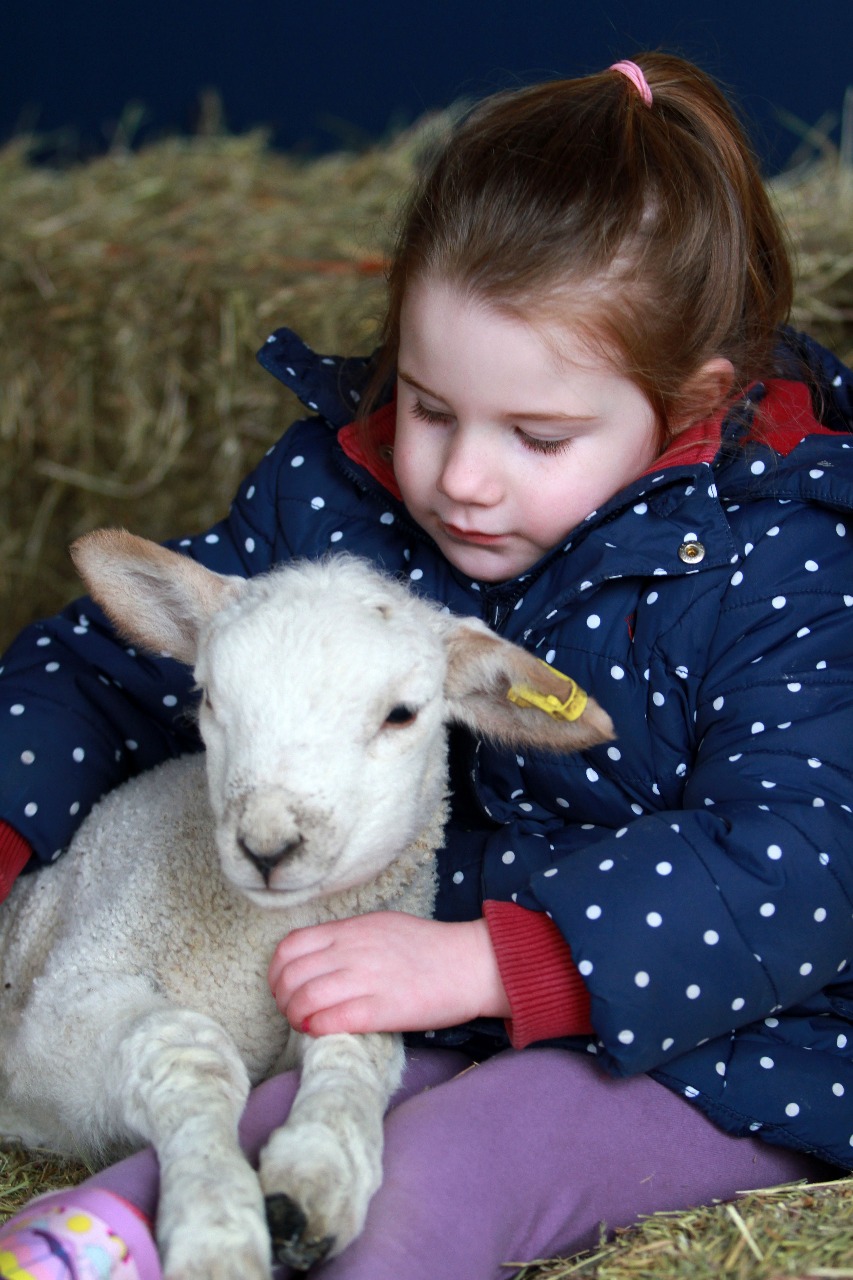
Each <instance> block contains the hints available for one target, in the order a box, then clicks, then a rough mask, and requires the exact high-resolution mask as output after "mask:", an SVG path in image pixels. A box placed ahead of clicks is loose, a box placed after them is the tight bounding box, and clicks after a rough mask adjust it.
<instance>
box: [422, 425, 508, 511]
mask: <svg viewBox="0 0 853 1280" xmlns="http://www.w3.org/2000/svg"><path fill="white" fill-rule="evenodd" d="M436 486H437V488H438V490H439V491H440V492H441V493H443V494H444V496H445V497H446V498H449V499H450V500H451V501H452V502H458V503H476V504H477V505H478V506H492V505H494V504H495V503H496V502H498V501H500V497H501V482H500V476H499V473H498V466H497V462H496V459H495V458H494V457H493V456H492V451H491V449H490V447H489V442H488V441H487V440H486V438H485V433H483V434H480V433H477V432H474V431H471V432H466V431H464V430H463V429H460V428H459V427H457V428H456V430H455V431H454V432H453V435H452V436H451V438H450V439H449V440H448V441H447V446H446V449H445V452H444V458H443V461H442V466H441V470H440V472H439V475H438V480H437V482H436Z"/></svg>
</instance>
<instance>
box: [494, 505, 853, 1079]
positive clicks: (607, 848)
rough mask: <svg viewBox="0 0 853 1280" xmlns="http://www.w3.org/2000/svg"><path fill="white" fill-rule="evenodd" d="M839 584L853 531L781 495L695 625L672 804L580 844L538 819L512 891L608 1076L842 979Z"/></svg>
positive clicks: (848, 761)
mask: <svg viewBox="0 0 853 1280" xmlns="http://www.w3.org/2000/svg"><path fill="white" fill-rule="evenodd" d="M851 582H853V530H851V529H850V528H848V526H847V525H846V523H845V522H844V521H841V520H839V519H838V517H837V516H836V515H834V514H833V513H832V512H830V511H826V510H822V509H815V508H812V509H808V508H805V509H804V508H803V507H802V506H801V505H800V504H790V505H789V504H781V503H780V504H779V508H778V518H777V520H776V522H775V523H773V524H772V525H771V526H770V527H769V528H768V529H767V530H766V532H765V534H764V536H763V537H761V538H758V539H756V542H755V545H754V546H752V547H750V548H748V550H747V554H746V556H745V557H744V558H743V559H742V560H741V562H740V564H739V566H737V567H736V568H733V570H732V574H731V580H730V584H729V586H728V587H727V590H726V592H725V594H724V597H723V601H722V608H721V611H720V615H719V623H718V626H717V630H716V634H715V635H713V636H712V637H710V638H709V649H710V660H709V663H708V666H707V669H706V672H705V673H704V675H703V677H702V679H701V680H700V681H699V683H698V685H697V690H696V701H695V716H696V721H695V731H694V749H693V752H692V759H689V760H688V765H687V768H686V770H685V777H684V786H683V793H682V804H681V806H680V807H678V808H672V809H670V810H669V811H665V812H656V813H649V814H646V815H644V816H641V817H638V818H637V819H636V820H634V821H633V822H631V823H629V824H627V825H626V826H624V827H622V828H621V829H619V830H617V831H610V832H604V831H602V830H601V829H599V830H598V831H597V832H594V833H590V836H589V839H590V840H591V841H594V843H587V844H586V845H585V846H584V847H581V848H578V847H577V834H578V833H577V831H576V830H573V829H570V828H563V829H562V831H551V832H549V841H550V844H551V846H552V849H553V851H552V853H551V854H550V858H549V861H550V865H548V866H545V867H542V869H541V870H538V871H537V872H536V873H535V874H534V875H532V877H531V878H530V880H529V883H528V886H527V888H526V890H525V891H524V892H522V893H519V894H518V896H517V903H518V905H520V906H525V907H528V908H533V909H538V910H540V911H545V912H547V913H548V915H549V916H550V917H551V919H552V920H553V921H554V924H555V925H556V926H557V928H558V929H559V931H560V933H561V935H562V937H563V938H564V940H565V942H566V943H567V944H568V946H569V948H570V951H571V956H572V958H573V961H574V963H575V964H576V965H577V969H578V972H579V973H580V975H581V976H582V977H583V979H584V981H585V983H586V984H587V987H588V989H589V992H590V997H591V1021H592V1025H593V1027H594V1028H595V1032H596V1034H597V1036H598V1037H599V1041H600V1044H599V1052H600V1055H601V1057H602V1059H603V1061H604V1062H605V1064H606V1065H607V1066H608V1067H609V1069H611V1070H612V1071H614V1072H616V1073H618V1074H630V1073H634V1072H640V1071H647V1070H650V1069H652V1068H654V1067H657V1066H660V1065H662V1064H664V1063H665V1062H667V1061H669V1060H670V1059H672V1058H675V1057H677V1056H678V1055H679V1054H682V1053H685V1052H686V1051H688V1050H690V1049H693V1048H694V1047H695V1046H696V1045H697V1044H699V1043H701V1042H702V1041H704V1040H705V1039H709V1038H712V1037H716V1036H720V1035H724V1034H726V1033H730V1032H733V1031H735V1030H736V1029H737V1028H739V1027H742V1026H745V1025H746V1024H749V1023H752V1022H755V1021H758V1020H760V1019H764V1018H766V1017H767V1016H768V1015H770V1014H772V1013H774V1012H777V1011H779V1010H780V1009H790V1008H792V1007H795V1006H797V1005H800V1004H804V1003H805V1002H807V1001H810V1000H811V999H812V998H813V997H815V996H816V995H817V993H819V992H825V991H826V989H827V988H832V986H833V984H840V983H844V982H847V983H848V984H849V981H850V968H849V965H850V961H851V960H853V945H851V914H853V812H851V809H852V808H853V777H851V774H853V758H851V753H850V743H851V742H853V594H848V592H849V591H850V584H851ZM507 834H508V833H507V831H506V829H503V830H502V831H501V832H499V833H497V834H496V835H495V836H494V837H492V840H493V841H499V842H501V843H502V844H504V845H505V843H506V840H507ZM511 838H512V841H513V847H518V845H519V842H520V841H521V840H522V839H523V836H522V834H521V832H520V831H519V832H513V833H512V837H511ZM539 843H540V847H541V843H542V842H539ZM569 850H571V852H569ZM495 851H497V844H496V845H495Z"/></svg>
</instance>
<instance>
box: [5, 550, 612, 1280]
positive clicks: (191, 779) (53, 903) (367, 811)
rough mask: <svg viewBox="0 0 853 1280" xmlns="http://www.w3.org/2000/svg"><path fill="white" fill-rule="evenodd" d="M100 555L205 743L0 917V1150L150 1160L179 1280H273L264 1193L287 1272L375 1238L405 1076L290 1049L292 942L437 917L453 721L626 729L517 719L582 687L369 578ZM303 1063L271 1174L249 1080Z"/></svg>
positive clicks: (122, 611)
mask: <svg viewBox="0 0 853 1280" xmlns="http://www.w3.org/2000/svg"><path fill="white" fill-rule="evenodd" d="M84 544H85V545H84V546H83V547H82V549H81V550H80V551H78V557H79V560H80V561H82V569H83V572H84V576H85V577H86V579H87V582H88V584H89V586H90V588H91V589H92V591H93V594H94V595H96V597H97V598H98V599H100V601H101V603H103V604H104V606H105V607H106V608H107V609H108V610H109V611H110V612H111V613H112V614H113V616H114V617H115V618H116V619H117V620H118V621H119V622H120V623H121V624H122V627H123V629H124V630H125V632H126V633H128V634H129V635H131V636H132V637H133V638H134V639H136V640H137V642H139V643H144V644H148V645H150V646H152V647H156V648H164V647H168V648H169V649H170V650H171V651H172V652H173V653H174V654H175V656H176V657H179V658H182V659H183V660H185V661H191V662H194V663H195V668H196V675H197V678H198V680H199V683H200V684H201V686H202V688H203V689H204V691H205V697H204V702H203V707H202V709H201V712H200V722H201V729H202V734H203V737H204V739H205V744H206V748H207V749H206V755H205V756H204V757H201V756H199V757H188V758H185V759H183V760H177V761H171V762H169V763H167V764H165V765H163V766H161V767H160V768H159V769H157V770H154V771H152V772H151V773H149V774H145V775H143V776H141V777H139V778H137V779H135V780H133V781H131V782H130V783H128V784H126V785H125V786H124V787H122V788H120V789H119V790H118V791H116V792H114V793H112V794H111V795H110V796H108V797H107V798H106V799H105V800H103V801H102V802H101V804H100V805H98V806H97V807H96V809H95V810H93V812H92V814H91V815H90V816H89V818H88V819H87V820H86V822H85V823H84V824H83V826H82V827H81V829H80V832H79V834H78V836H77V837H76V839H75V841H74V844H73V846H72V849H71V851H70V852H69V855H68V856H66V857H65V858H64V859H62V860H61V861H60V862H59V863H57V864H56V865H55V866H53V867H51V868H49V869H46V870H45V871H43V872H40V873H39V874H38V875H36V876H32V877H29V878H27V879H25V880H22V881H20V882H19V883H18V885H16V887H15V889H14V891H13V893H12V895H11V897H10V899H9V901H8V903H7V904H6V905H5V906H4V909H3V912H2V913H0V988H2V990H3V997H2V1004H0V1131H3V1132H5V1133H7V1134H14V1135H17V1136H19V1137H21V1138H22V1139H23V1140H24V1141H25V1142H26V1143H28V1144H30V1145H38V1146H42V1147H48V1148H52V1149H55V1150H60V1151H66V1152H70V1153H72V1154H83V1155H87V1156H89V1157H90V1158H95V1159H101V1158H104V1157H110V1156H114V1155H115V1154H117V1153H119V1152H121V1151H123V1150H126V1149H129V1148H131V1147H134V1146H138V1145H141V1144H143V1143H146V1142H152V1143H153V1144H154V1145H155V1147H156V1149H157V1152H158V1156H159V1159H160V1165H161V1197H160V1207H159V1212H158V1239H159V1242H160V1246H161V1250H162V1252H163V1254H164V1264H165V1270H166V1274H167V1276H169V1277H170V1280H176V1278H177V1277H187V1280H191V1278H194V1277H196V1276H197V1277H198V1278H199V1280H201V1278H202V1277H204V1280H216V1278H217V1277H222V1278H223V1280H225V1278H226V1277H232V1276H233V1277H234V1278H235V1280H236V1277H238V1276H239V1277H240V1280H262V1278H264V1277H266V1276H267V1275H268V1270H269V1240H268V1236H267V1231H266V1223H265V1216H264V1200H263V1194H262V1191H261V1187H263V1191H264V1192H265V1193H266V1196H267V1205H268V1206H269V1205H270V1204H272V1206H273V1209H274V1215H277V1230H278V1234H279V1236H280V1239H279V1240H278V1241H277V1249H278V1252H279V1256H281V1257H282V1259H283V1260H286V1261H289V1262H290V1263H291V1264H292V1265H297V1266H299V1265H302V1266H307V1265H310V1264H311V1262H312V1261H314V1260H316V1259H317V1258H318V1257H321V1256H322V1255H323V1253H324V1252H326V1251H327V1250H328V1249H332V1251H335V1252H336V1251H338V1250H340V1249H341V1248H343V1247H344V1246H345V1245H346V1244H347V1243H349V1241H350V1240H351V1239H353V1237H354V1236H355V1235H356V1234H357V1233H358V1232H359V1231H360V1230H361V1227H362V1225H363V1222H364V1217H365V1214H366V1211H367V1205H368V1203H369V1200H370V1197H371V1195H372V1194H373V1192H374V1190H375V1189H376V1187H377V1186H378V1183H379V1181H380V1178H381V1153H382V1116H383V1113H384V1110H385V1107H386V1105H387V1102H388V1100H389V1098H390V1095H391V1093H392V1092H393V1090H394V1088H395V1087H396V1085H397V1083H398V1081H399V1077H400V1072H401V1069H402V1047H401V1042H400V1040H399V1037H396V1036H391V1035H379V1034H377V1035H365V1036H348V1035H334V1036H327V1037H321V1038H320V1039H317V1040H312V1039H310V1038H308V1037H305V1036H302V1035H298V1034H296V1033H295V1032H293V1031H292V1030H291V1029H290V1027H289V1025H288V1023H287V1022H286V1021H285V1019H284V1018H283V1017H281V1015H280V1014H279V1013H278V1011H277V1010H276V1008H275V1004H274V1002H273V999H272V996H271V994H270V991H269V988H268V985H267V978H266V974H267V968H268V964H269V961H270V958H271V955H272V952H273V950H274V948H275V945H276V944H277V942H278V941H280V939H281V938H282V937H283V936H285V934H287V933H288V932H289V931H290V930H292V929H294V928H297V927H301V926H303V925H306V924H311V923H316V922H319V921H322V920H327V919H334V918H342V917H346V916H351V915H354V914H358V913H362V912H365V911H371V910H377V909H383V910H387V909H393V910H403V911H408V912H410V913H413V914H419V915H428V914H429V913H430V912H431V909H432V904H433V898H434V887H435V869H434V850H435V848H436V847H437V846H438V845H440V843H441V838H442V830H443V825H444V820H445V807H446V794H445V792H446V723H447V722H448V720H450V719H458V720H463V721H466V722H468V723H470V724H473V725H475V726H476V727H479V728H480V729H481V731H483V732H486V733H490V734H492V735H493V736H498V737H503V738H505V739H507V740H514V741H516V742H519V743H521V742H532V743H534V744H536V745H540V746H546V747H551V748H553V749H562V750H567V749H571V748H572V747H576V746H580V745H587V744H588V743H591V742H594V741H600V740H602V738H604V737H606V736H608V729H609V725H608V722H607V720H606V717H604V716H603V715H602V713H601V712H600V710H599V709H597V708H595V706H594V704H592V703H590V706H589V708H588V710H587V711H586V712H584V714H583V717H582V718H581V719H580V720H578V719H577V718H576V716H574V715H573V720H574V723H571V724H567V723H562V724H561V723H559V721H557V720H552V719H550V713H549V715H548V716H545V715H542V714H541V712H540V711H537V710H535V709H532V710H531V709H530V707H529V705H527V706H526V709H519V707H518V706H516V705H514V704H513V703H511V702H509V701H508V700H507V699H506V696H505V695H506V691H507V689H508V688H509V686H510V684H513V683H517V682H521V681H523V682H524V686H525V691H526V692H527V693H528V694H529V693H530V689H531V687H532V686H535V687H536V688H537V689H539V691H540V692H541V693H544V694H545V695H548V694H550V695H552V699H553V701H555V702H556V701H557V695H558V694H562V695H563V696H565V692H566V691H565V687H564V685H562V684H561V683H559V682H557V681H555V679H554V678H553V677H552V676H551V675H545V674H543V673H544V672H547V670H548V669H547V668H544V667H542V664H538V663H536V662H535V660H534V659H532V658H531V657H530V656H529V655H527V654H525V653H524V652H523V651H521V650H518V649H515V647H514V646H510V645H507V644H505V643H504V642H503V641H499V640H497V639H496V638H495V637H494V636H492V635H491V634H490V633H489V632H488V631H487V630H486V629H485V628H484V627H482V626H481V625H480V624H478V623H475V622H473V621H470V620H468V621H462V620H458V619H451V618H450V617H448V616H446V615H442V614H440V613H439V612H438V610H436V609H435V608H434V607H433V606H431V605H429V604H427V603H426V602H423V601H419V600H416V599H415V598H414V597H412V596H411V595H409V593H408V592H407V591H406V590H405V589H404V588H402V587H400V586H399V585H398V584H396V583H394V582H392V581H389V580H388V579H385V578H382V577H381V576H379V575H378V574H376V572H375V571H374V570H372V569H370V568H369V567H367V566H365V565H363V564H361V563H359V562H354V561H351V560H348V559H342V560H340V561H337V562H329V563H326V564H322V565H312V566H294V567H290V568H287V569H283V570H279V571H277V572H276V573H274V574H272V575H268V576H266V577H265V578H262V579H254V580H251V581H249V582H245V581H243V580H242V579H230V578H229V579H223V578H220V577H218V576H216V575H213V574H210V573H208V571H206V570H204V569H202V568H200V567H199V566H197V565H194V564H193V563H192V562H189V561H186V560H185V559H184V558H183V557H180V556H176V555H174V554H173V553H171V552H167V551H163V550H162V549H160V548H156V547H153V546H152V545H151V544H147V543H143V542H141V540H138V539H131V538H129V537H128V536H127V535H93V536H92V537H91V538H90V539H87V540H84ZM522 705H524V704H522ZM410 712H411V714H409V713H410ZM404 713H405V714H404ZM293 1065H300V1066H301V1068H302V1084H301V1087H300V1090H299V1094H298V1096H297V1099H296V1102H295V1103H294V1106H293V1109H292V1111H291V1115H290V1118H289V1119H288V1122H287V1123H286V1124H285V1125H284V1126H283V1127H282V1128H281V1129H279V1130H278V1131H277V1132H276V1133H274V1134H273V1136H272V1137H271V1139H270V1141H269V1143H268V1144H267V1147H266V1148H265V1150H264V1152H263V1153H262V1157H261V1167H260V1182H259V1180H258V1177H257V1176H256V1175H255V1174H254V1173H253V1171H252V1170H251V1169H250V1167H249V1166H248V1164H247V1163H246V1162H245V1160H244V1159H243V1157H242V1155H241V1153H240V1151H239V1147H238V1145H237V1140H236V1126H237V1121H238V1119H239V1115H240V1112H241V1109H242V1106H243V1103H244V1101H245V1097H246V1093H247V1091H248V1087H249V1082H250V1080H251V1081H257V1080H260V1079H262V1078H264V1077H266V1076H267V1075H269V1074H271V1073H272V1072H273V1071H274V1070H277V1069H281V1068H284V1067H287V1066H293ZM211 1171H213V1177H211V1176H210V1174H211ZM282 1210H283V1211H284V1213H283V1216H282Z"/></svg>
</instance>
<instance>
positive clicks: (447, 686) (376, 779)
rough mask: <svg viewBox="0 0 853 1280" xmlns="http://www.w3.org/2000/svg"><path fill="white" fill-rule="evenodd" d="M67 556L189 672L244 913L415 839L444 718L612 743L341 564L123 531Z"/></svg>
mask: <svg viewBox="0 0 853 1280" xmlns="http://www.w3.org/2000/svg"><path fill="white" fill-rule="evenodd" d="M72 554H73V557H74V560H75V563H76V564H77V567H78V569H79V570H80V573H81V575H82V576H83V578H84V580H85V582H86V584H87V586H88V587H89V589H90V591H91V593H92V595H93V596H94V597H95V599H96V600H97V601H98V602H99V603H100V604H101V605H102V607H103V608H104V609H105V610H106V611H107V613H108V614H109V615H110V616H111V618H112V619H113V621H114V622H115V623H116V624H117V626H118V628H119V630H120V631H121V632H122V633H123V634H124V635H126V636H127V637H128V638H129V639H131V640H133V641H134V642H135V643H137V644H140V645H143V646H146V647H148V648H151V649H155V650H167V651H168V652H170V653H172V654H173V655H174V657H176V658H178V659H179V660H181V661H183V662H186V663H189V664H192V665H193V666H194V669H195V676H196V680H197V682H198V684H199V686H200V689H201V695H202V696H201V705H200V708H199V723H200V728H201V733H202V737H203V739H204V743H205V747H206V752H207V770H208V779H209V784H210V797H211V805H212V808H213V811H214V814H215V817H216V823H217V839H218V845H219V855H220V860H221V863H222V867H223V871H224V874H225V875H226V877H227V878H228V879H229V880H230V881H231V882H232V883H233V884H234V885H236V886H237V887H238V888H239V889H241V890H242V891H243V892H244V893H245V894H246V895H247V896H248V897H250V898H251V899H252V900H253V901H255V902H257V903H259V904H260V905H263V906H269V907H277V906H284V905H287V906H289V905H294V904H297V903H299V902H303V901H306V900H308V899H310V898H314V897H317V896H319V895H321V894H326V893H332V892H338V891H340V890H342V889H346V888H350V887H353V886H354V885H357V884H360V883H363V882H366V881H367V880H370V879H372V878H373V877H375V876H376V875H377V874H378V873H379V872H380V871H381V870H382V869H383V868H384V867H386V866H387V865H388V864H389V863H390V862H391V861H392V860H393V859H394V858H395V857H396V856H397V855H398V854H399V853H400V852H401V851H402V850H403V849H404V848H406V846H407V845H409V844H410V843H411V842H412V841H413V840H414V839H416V838H417V837H418V835H420V833H421V832H422V831H423V829H424V828H425V826H426V825H427V824H428V823H429V820H430V818H431V817H432V815H433V814H434V813H435V812H436V810H437V808H438V807H439V805H440V804H441V801H442V799H443V796H444V793H445V789H446V785H447V777H446V736H447V726H448V725H449V724H450V723H451V722H457V723H462V724H465V725H467V726H468V727H470V728H471V729H472V730H473V731H474V732H475V733H477V734H479V735H481V736H484V737H490V738H493V739H497V740H499V741H503V742H506V743H507V744H510V745H515V746H530V745H533V746H538V747H540V748H543V749H548V750H554V751H571V750H577V749H580V748H583V747H587V746H591V745H593V744H595V743H597V742H602V741H605V740H607V739H608V738H610V737H612V726H611V724H610V720H609V717H608V716H607V715H606V714H605V713H604V712H603V711H602V710H601V708H600V707H598V706H597V705H596V704H595V703H594V702H593V700H592V699H589V700H587V701H585V695H583V694H582V693H580V692H579V691H576V686H574V685H572V684H571V682H569V683H568V684H567V683H566V680H565V678H564V677H561V676H560V675H559V674H558V673H555V672H553V671H552V670H551V669H550V668H548V667H546V666H545V665H544V664H543V663H541V662H539V661H538V660H537V659H535V658H534V657H532V656H531V655H530V654H528V653H527V652H526V651H525V650H523V649H520V648H518V647H517V646H515V645H512V644H510V643H508V642H507V641H504V640H501V639H500V638H499V637H497V636H495V635H494V634H493V633H492V632H490V631H489V630H488V628H486V627H485V626H484V625H483V624H481V623H480V622H478V621H476V620H475V619H470V618H455V617H453V616H451V615H450V614H449V613H448V612H446V611H442V610H440V609H439V608H438V607H437V606H435V605H434V604H432V603H430V602H428V601H425V600H423V599H419V598H417V597H416V596H415V595H414V594H413V593H412V592H411V591H410V590H409V589H408V588H407V587H405V586H403V585H401V584H400V583H398V582H397V581H395V580H394V579H392V578H390V577H388V576H387V575H384V574H381V573H379V572H378V571H377V570H376V569H375V568H373V567H371V566H370V565H368V564H367V563H366V562H364V561H361V560H358V559H355V558H353V557H349V556H334V557H330V558H328V559H325V560H322V561H314V562H310V561H302V562H299V563H296V564H290V565H286V566H283V567H281V568H278V569H274V570H272V571H271V572H270V573H267V574H263V575H260V576H258V577H255V578H250V579H243V578H238V577H226V576H223V575H219V574H215V573H212V572H210V571H209V570H207V569H205V568H203V567H202V566H201V565H198V564H196V563H195V562H194V561H192V560H190V559H188V558H187V557H185V556H182V555H179V554H177V553H175V552H172V551H168V550H166V549H165V548H162V547H159V546H157V545H156V544H154V543H151V542H147V541H145V540H144V539H141V538H135V537H133V536H132V535H130V534H127V533H124V532H121V531H100V532H98V533H95V534H89V535H88V536H87V537H85V538H82V539H80V540H78V542H76V543H75V544H74V547H73V549H72Z"/></svg>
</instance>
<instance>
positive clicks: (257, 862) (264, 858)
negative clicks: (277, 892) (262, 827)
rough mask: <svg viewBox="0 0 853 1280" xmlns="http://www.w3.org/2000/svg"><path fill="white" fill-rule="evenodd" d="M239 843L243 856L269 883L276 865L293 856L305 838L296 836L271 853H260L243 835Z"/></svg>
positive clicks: (265, 882)
mask: <svg viewBox="0 0 853 1280" xmlns="http://www.w3.org/2000/svg"><path fill="white" fill-rule="evenodd" d="M237 843H238V845H239V846H240V851H241V853H242V854H243V856H244V857H246V858H248V860H249V862H251V863H252V864H253V866H256V867H257V868H258V870H259V871H260V873H261V875H262V876H263V878H264V884H266V885H268V884H269V882H270V876H271V875H272V873H273V871H275V869H276V867H277V866H278V865H279V864H280V863H282V862H284V861H285V859H286V858H290V857H292V856H293V854H294V853H296V850H297V849H298V848H299V847H300V846H301V845H302V843H303V840H302V836H294V838H293V839H292V840H288V841H286V842H285V843H284V844H283V845H280V846H279V848H278V849H273V850H272V852H270V853H258V852H257V850H255V849H253V848H252V846H251V845H250V844H249V842H248V841H247V840H244V839H243V837H242V836H240V837H239V838H238V840H237Z"/></svg>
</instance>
